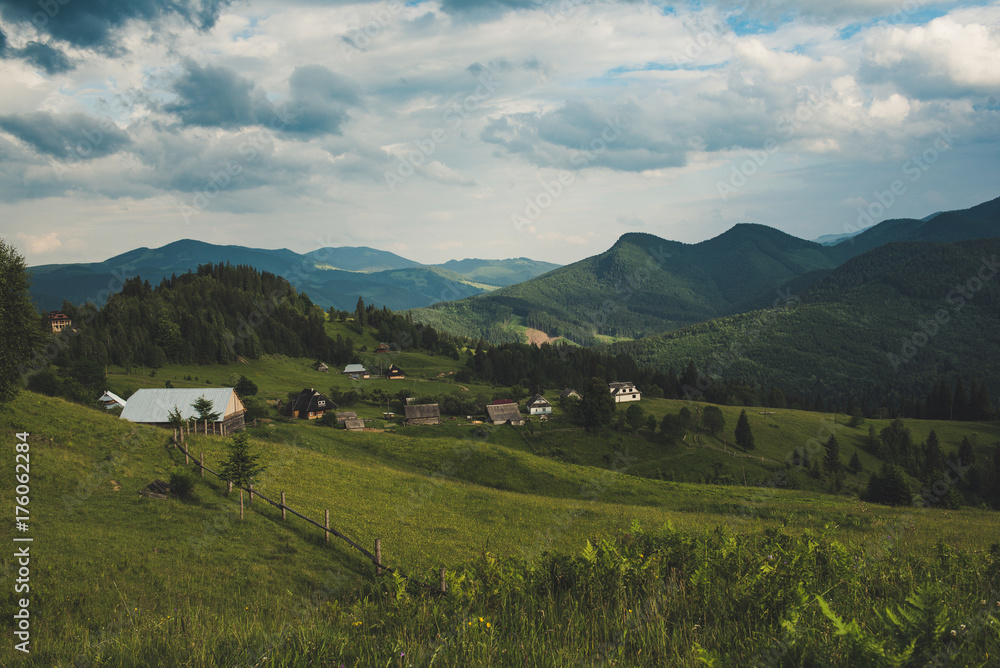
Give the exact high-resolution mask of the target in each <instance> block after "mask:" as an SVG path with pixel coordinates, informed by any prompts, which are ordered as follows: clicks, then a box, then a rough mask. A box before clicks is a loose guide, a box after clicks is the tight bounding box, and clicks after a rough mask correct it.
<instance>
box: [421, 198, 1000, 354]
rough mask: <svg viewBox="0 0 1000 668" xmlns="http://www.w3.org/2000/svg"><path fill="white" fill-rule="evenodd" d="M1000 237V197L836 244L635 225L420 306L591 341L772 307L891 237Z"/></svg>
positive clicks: (448, 325) (439, 314)
mask: <svg viewBox="0 0 1000 668" xmlns="http://www.w3.org/2000/svg"><path fill="white" fill-rule="evenodd" d="M996 237H1000V198H998V199H994V200H992V201H990V202H985V203H983V204H980V205H977V206H974V207H971V208H969V209H965V210H961V211H947V212H943V213H938V214H935V215H932V216H928V217H927V218H926V219H924V220H913V219H897V220H887V221H884V222H882V223H879V224H877V225H874V226H872V227H870V228H868V229H866V230H864V231H862V232H860V233H857V234H856V235H852V236H849V237H847V238H843V239H841V240H840V241H839V242H837V243H834V244H832V245H824V244H820V243H817V242H813V241H805V240H803V239H799V238H797V237H794V236H791V235H789V234H786V233H784V232H781V231H779V230H776V229H774V228H771V227H767V226H765V225H759V224H751V223H742V224H738V225H735V226H734V227H732V228H730V229H729V230H727V231H726V232H724V233H722V234H720V235H719V236H717V237H715V238H713V239H708V240H706V241H702V242H700V243H697V244H684V243H680V242H677V241H668V240H666V239H661V238H659V237H656V236H654V235H651V234H645V233H636V232H632V233H627V234H624V235H622V236H621V238H619V239H618V241H617V242H616V243H615V244H614V245H613V246H612V247H611V248H610V249H608V250H607V251H605V252H604V253H600V254H598V255H595V256H592V257H589V258H585V259H583V260H580V261H579V262H575V263H573V264H569V265H566V266H564V267H561V268H559V269H556V270H554V271H551V272H549V273H546V274H544V275H542V276H538V277H536V278H533V279H530V280H528V281H525V282H523V283H518V284H516V285H512V286H508V287H504V288H500V289H498V290H495V291H492V292H490V293H488V294H479V295H474V296H472V297H469V298H466V299H464V300H462V301H459V302H454V303H442V304H437V305H435V306H433V307H430V308H422V309H418V310H416V311H414V312H413V316H414V318H415V319H419V320H422V321H424V322H427V323H428V324H430V325H432V326H434V327H435V328H438V329H442V330H445V331H449V332H451V333H453V334H460V335H464V336H471V337H480V336H482V337H484V338H486V339H488V340H492V341H494V342H500V341H510V340H517V339H520V338H523V337H522V334H521V333H520V332H519V330H518V328H521V330H520V331H523V328H524V327H531V328H535V329H539V330H542V331H543V332H545V333H546V334H548V335H550V336H564V337H566V338H568V339H570V340H572V341H575V342H577V343H580V344H583V345H593V344H595V343H599V342H607V341H611V340H617V339H622V338H626V339H636V338H641V337H643V336H649V335H654V334H658V333H660V332H664V331H669V330H676V329H681V328H684V327H688V326H691V325H694V324H696V323H699V322H703V321H707V320H711V319H713V318H719V317H723V316H728V315H733V314H738V313H743V312H747V311H752V310H755V309H760V308H766V307H769V306H771V305H772V304H773V303H774V302H775V300H776V299H780V298H781V295H782V294H789V293H790V291H792V290H794V294H801V293H803V292H804V291H806V290H808V289H809V288H810V287H811V286H812V285H814V284H816V283H817V282H819V281H822V280H823V279H825V278H826V277H827V276H828V275H830V273H831V272H832V271H834V270H835V269H836V268H837V267H839V266H841V265H843V264H844V263H845V262H847V261H849V260H851V259H853V258H855V257H858V256H861V255H863V254H865V253H867V252H870V251H872V250H874V249H876V248H879V247H881V246H884V245H886V244H890V243H905V242H918V241H929V242H956V241H964V240H970V239H981V238H996Z"/></svg>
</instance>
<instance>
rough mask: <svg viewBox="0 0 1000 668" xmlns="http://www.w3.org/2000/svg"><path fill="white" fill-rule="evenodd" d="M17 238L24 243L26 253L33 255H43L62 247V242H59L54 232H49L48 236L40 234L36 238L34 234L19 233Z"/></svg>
mask: <svg viewBox="0 0 1000 668" xmlns="http://www.w3.org/2000/svg"><path fill="white" fill-rule="evenodd" d="M17 236H18V238H19V239H21V241H23V242H24V245H25V248H27V250H28V252H29V253H31V254H33V255H44V254H46V253H50V252H52V251H54V250H55V249H57V248H59V247H60V246H62V241H60V240H59V235H58V234H57V233H56V232H49V233H48V234H41V235H37V236H36V235H34V234H24V233H21V234H18V235H17Z"/></svg>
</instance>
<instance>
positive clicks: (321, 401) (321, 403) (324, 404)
mask: <svg viewBox="0 0 1000 668" xmlns="http://www.w3.org/2000/svg"><path fill="white" fill-rule="evenodd" d="M316 403H317V404H318V405H320V406H326V402H325V401H323V400H322V399H320V400H319V401H317V402H316Z"/></svg>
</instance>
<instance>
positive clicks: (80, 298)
mask: <svg viewBox="0 0 1000 668" xmlns="http://www.w3.org/2000/svg"><path fill="white" fill-rule="evenodd" d="M220 262H221V263H226V262H228V263H230V264H232V265H247V266H251V267H254V268H255V269H257V270H259V271H266V272H270V273H272V274H275V275H277V276H282V277H284V278H286V279H288V281H289V282H290V283H291V284H292V285H293V286H295V288H296V289H298V290H299V291H302V292H306V293H307V294H308V295H309V297H310V299H312V300H313V301H314V302H315V303H316V304H319V305H320V306H322V307H324V308H327V307H330V306H335V307H337V308H339V309H346V310H352V309H353V308H354V306H355V304H356V303H357V300H358V297H359V296H360V297H361V298H362V299H364V300H365V303H371V304H375V305H377V306H379V307H381V306H387V307H389V308H390V309H392V310H405V309H410V308H416V307H420V306H428V305H430V304H433V303H436V302H439V301H446V300H454V299H461V298H463V297H468V296H471V295H475V294H480V293H483V292H486V291H488V290H492V289H494V288H495V287H496V286H498V285H507V284H509V283H510V282H516V281H518V280H526V279H527V278H532V277H534V276H537V275H539V274H543V273H545V272H547V271H550V270H551V269H553V268H556V267H558V265H555V264H551V263H548V262H540V261H536V260H529V259H527V258H516V259H511V260H461V261H454V260H453V261H451V262H450V263H445V264H444V265H422V264H420V263H419V262H415V261H413V260H409V259H407V258H404V257H401V256H399V255H396V254H395V253H390V252H388V251H381V250H377V249H374V248H368V247H365V246H361V247H340V248H320V249H317V250H314V251H310V252H308V253H303V254H299V253H296V252H294V251H291V250H288V249H287V248H280V249H274V250H271V249H262V248H248V247H245V246H236V245H227V246H221V245H216V244H210V243H206V242H203V241H195V240H192V239H182V240H179V241H175V242H172V243H169V244H167V245H165V246H162V247H160V248H136V249H134V250H131V251H127V252H125V253H121V254H119V255H116V256H114V257H112V258H109V259H107V260H105V261H104V262H91V263H78V264H49V265H39V266H35V267H30V268H29V269H30V271H31V272H32V286H31V292H32V296H33V297H34V299H35V302H36V303H37V304H38V306H39V307H40V308H42V309H46V310H50V309H58V308H61V306H62V303H63V300H69V301H71V302H73V303H83V302H86V301H92V302H94V303H96V304H98V305H101V304H103V303H104V302H105V301H106V300H107V298H108V296H109V295H110V294H112V293H114V292H117V291H119V290H120V289H121V287H122V284H123V283H124V281H125V280H126V279H128V278H131V277H133V276H140V277H142V278H143V279H145V280H148V281H149V282H150V283H152V284H156V283H159V282H160V281H161V280H162V279H164V278H169V277H170V276H171V275H172V274H183V273H185V272H187V271H192V270H194V269H197V267H198V265H200V264H209V263H216V264H217V263H220ZM453 263H454V264H453ZM452 267H455V269H452ZM465 272H468V274H467V275H466V273H465ZM484 278H488V279H490V280H483V279H484Z"/></svg>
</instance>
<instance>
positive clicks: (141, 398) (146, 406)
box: [121, 387, 246, 434]
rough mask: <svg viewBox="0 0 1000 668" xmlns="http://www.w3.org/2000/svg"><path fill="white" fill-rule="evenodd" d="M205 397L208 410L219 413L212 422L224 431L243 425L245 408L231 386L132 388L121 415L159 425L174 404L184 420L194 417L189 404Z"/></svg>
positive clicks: (164, 424)
mask: <svg viewBox="0 0 1000 668" xmlns="http://www.w3.org/2000/svg"><path fill="white" fill-rule="evenodd" d="M201 397H205V398H206V399H208V400H209V401H211V402H212V410H213V411H214V412H217V413H219V419H217V420H216V421H215V424H216V425H220V424H221V426H222V429H221V430H220V431H222V430H224V431H225V433H227V434H228V433H231V432H233V431H237V430H240V429H243V426H244V425H243V414H244V413H245V412H246V408H244V406H243V402H242V401H240V398H239V397H238V396H236V391H235V390H234V389H233V388H231V387H174V388H147V389H140V390H136V391H135V394H133V395H132V396H130V397H129V398H128V401H127V402H125V408H124V409H122V414H121V419H122V420H128V421H129V422H138V423H141V424H153V425H157V426H160V427H169V426H170V417H169V413H170V412H171V411H172V410H174V408H176V409H177V410H179V411H180V413H181V416H182V417H183V418H184V419H185V420H186V421H191V420H194V419H196V418H197V417H198V413H197V411H195V409H194V407H193V404H194V402H195V401H197V400H198V399H199V398H201Z"/></svg>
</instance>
